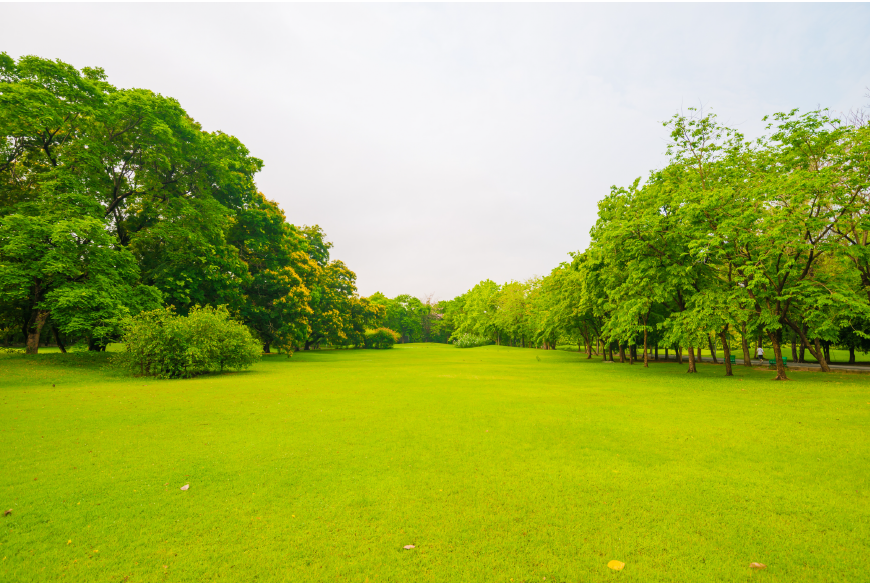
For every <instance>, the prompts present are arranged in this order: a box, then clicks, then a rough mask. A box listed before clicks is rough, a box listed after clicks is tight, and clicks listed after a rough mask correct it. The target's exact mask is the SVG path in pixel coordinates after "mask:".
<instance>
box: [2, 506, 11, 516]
mask: <svg viewBox="0 0 871 583" xmlns="http://www.w3.org/2000/svg"><path fill="white" fill-rule="evenodd" d="M10 514H12V509H11V508H10V509H9V510H7V511H6V512H4V513H3V516H9V515H10Z"/></svg>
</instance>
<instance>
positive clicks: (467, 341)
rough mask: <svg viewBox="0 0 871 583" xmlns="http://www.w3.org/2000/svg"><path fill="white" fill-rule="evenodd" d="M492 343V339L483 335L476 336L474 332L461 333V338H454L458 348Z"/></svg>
mask: <svg viewBox="0 0 871 583" xmlns="http://www.w3.org/2000/svg"><path fill="white" fill-rule="evenodd" d="M486 344H490V340H488V339H487V338H484V337H483V336H475V335H474V334H460V336H459V338H457V339H456V340H454V346H456V347H457V348H475V347H476V346H484V345H486Z"/></svg>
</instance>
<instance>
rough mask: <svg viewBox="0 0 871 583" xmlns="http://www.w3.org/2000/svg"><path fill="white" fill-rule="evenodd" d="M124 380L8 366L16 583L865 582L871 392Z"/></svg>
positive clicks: (463, 381)
mask: <svg viewBox="0 0 871 583" xmlns="http://www.w3.org/2000/svg"><path fill="white" fill-rule="evenodd" d="M106 357H107V355H106V354H87V353H82V354H72V355H60V354H44V355H38V356H35V357H25V356H23V355H0V407H2V412H3V423H2V427H0V429H2V433H0V435H2V440H0V443H2V444H3V447H2V449H0V467H2V468H3V471H2V472H0V504H2V506H3V508H2V509H3V510H5V509H6V508H11V509H12V514H11V515H9V516H6V517H3V518H2V520H3V523H2V525H3V528H2V531H0V580H2V581H16V582H18V581H55V580H64V581H76V582H78V581H116V582H117V581H129V582H134V581H174V582H175V581H191V582H193V581H210V580H226V581H253V580H255V579H256V580H258V581H334V580H343V581H360V582H363V581H366V580H367V579H368V580H369V581H397V582H413V581H514V582H520V581H527V582H531V581H545V580H546V581H548V582H552V581H566V582H568V581H571V582H577V581H585V582H586V581H612V580H624V581H683V582H686V581H744V580H754V579H758V580H766V581H859V580H867V577H868V569H869V553H868V551H869V545H868V533H869V472H868V470H869V455H868V442H869V400H871V399H869V391H868V377H867V376H866V375H856V374H853V375H846V374H845V375H841V374H831V375H823V374H820V373H802V372H795V373H791V374H790V376H791V378H793V379H794V380H792V381H790V382H786V383H776V382H772V381H771V380H770V379H771V378H772V376H773V375H772V373H771V372H767V371H759V370H750V369H747V368H744V367H740V366H739V367H736V368H735V371H736V377H734V378H725V377H723V376H722V374H723V367H721V366H713V365H700V373H699V374H697V375H687V374H685V372H684V371H685V369H686V365H683V366H680V365H677V364H674V363H670V364H662V363H660V364H652V365H651V367H650V368H649V369H644V368H643V367H642V366H641V365H639V364H636V365H633V366H629V365H621V364H611V363H602V362H601V361H599V360H596V359H593V360H589V361H588V360H585V359H584V358H583V357H582V355H578V354H573V353H569V352H564V351H541V350H529V349H513V348H505V347H496V346H488V347H484V348H476V349H468V350H460V349H456V348H453V347H450V346H445V345H432V344H430V345H401V346H398V347H396V348H395V349H393V350H386V351H373V350H339V351H318V352H310V353H297V354H295V355H294V356H293V358H292V359H291V360H288V359H286V358H285V357H284V356H274V357H270V358H267V359H265V360H264V362H262V363H261V364H259V365H257V366H256V367H255V368H254V369H253V370H252V371H250V372H245V373H239V374H228V375H224V376H208V377H201V378H197V379H194V380H188V381H154V380H150V379H149V380H145V379H131V378H129V377H123V376H120V374H119V373H117V372H115V371H113V370H107V369H105V368H101V367H102V366H103V364H104V363H105V359H106ZM185 484H190V490H188V491H186V492H183V491H180V490H179V488H180V486H182V485H185ZM409 544H413V545H415V547H416V548H415V549H413V550H410V551H407V550H404V549H403V546H404V545H409ZM611 559H617V560H620V561H624V562H625V563H626V568H625V569H624V570H623V571H621V572H614V571H610V570H609V569H608V568H607V567H606V564H607V562H608V561H609V560H611ZM752 561H758V562H761V563H764V564H766V565H768V568H767V569H766V570H764V571H761V572H751V570H750V569H749V568H748V565H749V563H750V562H752Z"/></svg>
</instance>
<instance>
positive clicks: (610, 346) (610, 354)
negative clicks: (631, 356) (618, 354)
mask: <svg viewBox="0 0 871 583" xmlns="http://www.w3.org/2000/svg"><path fill="white" fill-rule="evenodd" d="M608 360H610V361H611V362H614V343H613V342H608Z"/></svg>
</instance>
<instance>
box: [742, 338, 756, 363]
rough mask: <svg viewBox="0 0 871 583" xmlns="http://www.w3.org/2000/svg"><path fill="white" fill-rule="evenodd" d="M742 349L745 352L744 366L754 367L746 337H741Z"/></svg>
mask: <svg viewBox="0 0 871 583" xmlns="http://www.w3.org/2000/svg"><path fill="white" fill-rule="evenodd" d="M741 349H742V350H743V351H744V366H753V363H752V362H751V361H750V347H749V346H747V337H746V336H741Z"/></svg>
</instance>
